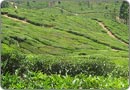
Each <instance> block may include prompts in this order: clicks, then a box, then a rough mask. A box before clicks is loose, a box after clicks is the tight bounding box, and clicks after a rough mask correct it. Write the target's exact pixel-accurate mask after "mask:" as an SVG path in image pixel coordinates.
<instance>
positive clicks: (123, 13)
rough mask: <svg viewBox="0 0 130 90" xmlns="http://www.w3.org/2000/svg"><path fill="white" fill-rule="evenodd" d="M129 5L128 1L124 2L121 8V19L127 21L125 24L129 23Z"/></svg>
mask: <svg viewBox="0 0 130 90" xmlns="http://www.w3.org/2000/svg"><path fill="white" fill-rule="evenodd" d="M128 7H129V4H128V2H126V1H123V2H122V5H121V7H120V18H121V19H124V20H125V23H127V21H128V18H129V12H128V9H129V8H128Z"/></svg>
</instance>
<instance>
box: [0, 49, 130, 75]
mask: <svg viewBox="0 0 130 90" xmlns="http://www.w3.org/2000/svg"><path fill="white" fill-rule="evenodd" d="M29 71H33V72H36V71H41V72H43V73H46V74H48V75H50V74H61V75H71V76H75V75H77V74H81V73H83V74H86V75H92V76H94V75H98V76H107V75H108V74H110V73H111V74H112V75H114V76H124V77H127V76H128V67H123V66H122V67H121V66H118V65H116V64H115V63H112V62H111V61H109V59H107V58H105V57H94V56H89V57H70V56H51V55H46V56H42V55H33V54H30V55H25V54H22V53H20V52H18V51H11V52H5V53H2V74H3V75H5V74H6V72H8V73H10V74H15V73H16V72H17V73H19V75H21V74H26V73H28V72H29Z"/></svg>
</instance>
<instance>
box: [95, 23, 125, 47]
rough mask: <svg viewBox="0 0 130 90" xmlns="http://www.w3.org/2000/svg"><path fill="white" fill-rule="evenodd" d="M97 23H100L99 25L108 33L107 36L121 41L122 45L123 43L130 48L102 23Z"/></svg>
mask: <svg viewBox="0 0 130 90" xmlns="http://www.w3.org/2000/svg"><path fill="white" fill-rule="evenodd" d="M97 22H98V24H99V25H100V26H101V27H102V28H103V29H104V30H105V31H106V32H107V34H108V35H109V36H110V37H112V38H115V39H117V40H118V41H120V42H121V43H123V44H125V45H127V46H128V44H127V43H126V42H124V41H122V40H121V39H119V38H118V37H117V36H115V35H114V34H113V33H112V32H111V31H110V30H109V29H108V28H106V27H105V25H104V24H103V23H102V22H99V21H97Z"/></svg>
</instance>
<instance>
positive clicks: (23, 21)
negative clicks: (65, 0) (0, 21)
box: [2, 14, 29, 24]
mask: <svg viewBox="0 0 130 90" xmlns="http://www.w3.org/2000/svg"><path fill="white" fill-rule="evenodd" d="M2 16H4V17H7V18H9V19H12V20H14V21H19V22H22V23H26V24H29V23H28V22H27V21H26V20H20V19H17V18H13V17H10V16H8V15H6V14H4V15H2Z"/></svg>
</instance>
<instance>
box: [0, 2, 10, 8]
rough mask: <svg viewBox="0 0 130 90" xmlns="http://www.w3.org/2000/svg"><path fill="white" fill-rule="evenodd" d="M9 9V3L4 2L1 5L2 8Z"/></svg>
mask: <svg viewBox="0 0 130 90" xmlns="http://www.w3.org/2000/svg"><path fill="white" fill-rule="evenodd" d="M7 7H9V3H8V2H7V1H3V2H2V4H1V8H7Z"/></svg>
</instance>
